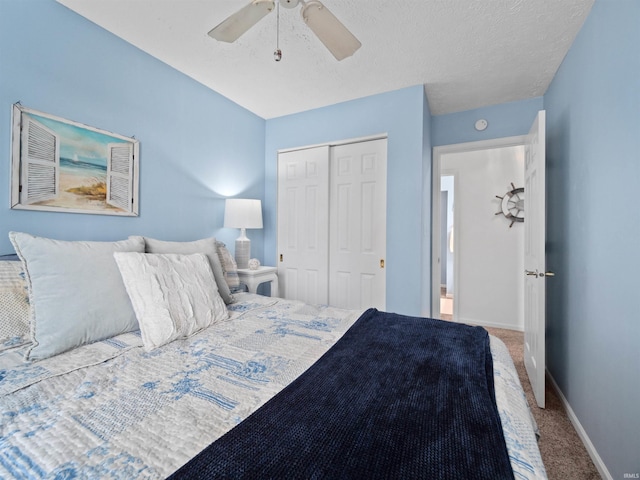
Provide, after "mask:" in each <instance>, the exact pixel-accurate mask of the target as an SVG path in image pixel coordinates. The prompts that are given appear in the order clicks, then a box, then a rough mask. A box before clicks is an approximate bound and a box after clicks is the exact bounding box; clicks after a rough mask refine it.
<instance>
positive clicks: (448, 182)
mask: <svg viewBox="0 0 640 480" xmlns="http://www.w3.org/2000/svg"><path fill="white" fill-rule="evenodd" d="M454 202H455V175H449V174H444V173H443V174H442V175H441V177H440V259H441V261H440V318H441V319H442V320H453V305H454V301H453V296H454V291H455V290H454V278H455V270H454V255H453V252H454V227H453V225H454Z"/></svg>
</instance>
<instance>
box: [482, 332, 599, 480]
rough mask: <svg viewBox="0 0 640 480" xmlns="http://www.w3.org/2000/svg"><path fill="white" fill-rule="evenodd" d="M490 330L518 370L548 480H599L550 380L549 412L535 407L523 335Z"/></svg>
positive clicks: (546, 399) (547, 387)
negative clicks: (500, 342) (533, 419)
mask: <svg viewBox="0 0 640 480" xmlns="http://www.w3.org/2000/svg"><path fill="white" fill-rule="evenodd" d="M487 330H488V331H489V333H490V334H492V335H494V336H496V337H498V338H500V339H501V340H502V341H503V342H504V343H505V344H506V345H507V347H508V348H509V352H510V353H511V357H512V358H513V363H514V364H515V366H516V369H517V370H518V376H519V377H520V383H521V384H522V388H523V389H524V391H525V394H526V395H527V400H528V401H529V405H530V406H531V410H532V411H533V416H534V418H535V419H536V422H538V427H539V428H540V442H539V446H540V453H541V455H542V461H543V462H544V465H545V468H546V469H547V476H548V477H549V480H573V479H575V480H592V479H596V480H597V479H600V478H601V477H600V474H599V473H598V470H597V469H596V467H595V465H594V464H593V462H592V461H591V457H589V454H588V453H587V450H586V448H585V447H584V445H583V443H582V441H581V440H580V437H578V434H577V433H576V431H575V429H574V428H573V425H572V423H571V421H570V420H569V417H568V416H567V413H566V411H565V410H564V407H563V406H562V403H561V401H560V397H558V394H557V393H556V391H555V389H554V388H553V387H552V386H551V385H550V382H549V380H548V379H547V382H546V383H547V385H546V396H545V403H546V408H544V409H542V408H538V406H537V405H536V401H535V398H534V397H533V391H532V390H531V385H530V384H529V379H528V378H527V373H526V371H525V367H524V359H523V345H524V334H523V333H522V332H516V331H513V330H504V329H501V328H487Z"/></svg>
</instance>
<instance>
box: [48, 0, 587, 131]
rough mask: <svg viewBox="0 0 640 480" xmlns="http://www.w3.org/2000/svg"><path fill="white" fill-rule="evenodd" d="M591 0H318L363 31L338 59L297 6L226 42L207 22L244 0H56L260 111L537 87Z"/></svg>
mask: <svg viewBox="0 0 640 480" xmlns="http://www.w3.org/2000/svg"><path fill="white" fill-rule="evenodd" d="M593 1H594V0H405V1H401V2H396V1H389V0H323V3H324V4H325V5H326V6H327V7H328V8H329V9H330V10H331V11H332V12H333V13H334V15H335V16H336V17H338V18H339V19H340V20H341V21H342V23H343V24H344V25H345V26H346V27H347V28H348V29H349V30H351V32H352V33H353V34H354V35H355V36H356V37H357V38H358V39H359V40H360V41H361V42H362V48H360V50H358V51H357V52H356V53H355V54H354V55H353V56H352V57H349V58H347V59H345V60H343V61H341V62H338V61H336V60H335V58H334V57H333V56H332V55H331V54H330V53H329V51H328V50H327V49H326V48H325V47H324V45H322V43H320V41H319V40H318V39H317V38H316V37H315V36H314V35H313V33H312V32H311V31H310V30H309V28H308V27H307V26H306V25H305V24H304V22H303V21H302V19H301V17H300V8H299V7H298V8H295V9H286V8H281V9H280V49H281V50H282V52H283V58H282V61H280V62H275V61H274V59H273V51H274V50H275V47H276V14H275V12H272V13H271V14H270V15H268V16H267V17H265V18H264V19H262V20H261V21H260V22H259V23H258V24H257V25H256V26H255V27H253V28H252V29H250V30H249V31H248V32H247V33H245V34H244V35H243V36H242V37H240V39H239V40H238V41H237V42H235V43H232V44H227V43H222V42H218V41H217V40H214V39H212V38H211V37H209V36H208V35H207V32H209V30H210V29H211V28H213V27H214V26H215V25H217V24H218V23H220V22H221V21H222V20H224V19H225V18H226V17H227V16H229V15H230V14H232V13H234V12H235V11H237V10H239V9H240V8H241V7H243V6H244V5H246V4H247V3H248V2H249V0H91V1H89V0H58V2H59V3H61V4H63V5H65V6H67V7H69V8H70V9H72V10H74V11H76V12H77V13H79V14H80V15H83V16H84V17H86V18H88V19H89V20H91V21H93V22H95V23H96V24H98V25H100V26H102V27H103V28H105V29H106V30H109V31H110V32H112V33H114V34H116V35H118V36H119V37H121V38H123V39H124V40H126V41H127V42H129V43H131V44H133V45H135V46H137V47H138V48H140V49H141V50H143V51H145V52H147V53H149V54H150V55H152V56H154V57H156V58H158V59H160V60H161V61H163V62H165V63H167V64H169V65H171V66H172V67H174V68H176V69H178V70H180V71H182V72H183V73H185V74H186V75H188V76H190V77H192V78H194V79H195V80H197V81H199V82H201V83H202V84H204V85H206V86H208V87H210V88H211V89H213V90H215V91H216V92H218V93H220V94H222V95H224V96H225V97H227V98H229V99H231V100H233V101H234V102H236V103H238V104H239V105H242V106H243V107H245V108H247V109H248V110H250V111H252V112H254V113H255V114H257V115H259V116H261V117H263V118H266V119H268V118H274V117H279V116H282V115H287V114H291V113H297V112H300V111H305V110H309V109H312V108H318V107H323V106H326V105H332V104H335V103H338V102H342V101H346V100H351V99H354V98H360V97H365V96H368V95H374V94H378V93H382V92H387V91H391V90H397V89H399V88H404V87H408V86H413V85H421V84H423V85H424V86H425V90H426V94H427V98H428V100H429V106H430V108H431V113H432V114H434V115H438V114H443V113H451V112H457V111H463V110H469V109H472V108H478V107H482V106H487V105H494V104H498V103H503V102H509V101H514V100H523V99H527V98H532V97H536V96H540V95H543V94H544V93H545V91H546V89H547V87H548V85H549V83H550V82H551V79H552V78H553V76H554V74H555V72H556V70H557V69H558V67H559V66H560V63H561V62H562V59H563V58H564V56H565V54H566V52H567V50H568V49H569V47H570V46H571V43H572V42H573V40H574V38H575V36H576V34H577V32H578V31H579V30H580V27H581V26H582V24H583V22H584V20H585V18H586V16H587V15H588V13H589V11H590V9H591V6H592V4H593Z"/></svg>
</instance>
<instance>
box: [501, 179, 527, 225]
mask: <svg viewBox="0 0 640 480" xmlns="http://www.w3.org/2000/svg"><path fill="white" fill-rule="evenodd" d="M496 198H499V199H500V200H501V203H500V211H499V212H497V213H496V215H504V216H505V217H506V218H507V219H508V220H511V223H510V224H509V228H511V227H513V224H514V223H516V222H524V188H522V187H520V188H516V186H515V185H514V184H513V182H512V183H511V190H509V191H508V192H507V193H505V194H504V196H502V197H501V196H500V195H496Z"/></svg>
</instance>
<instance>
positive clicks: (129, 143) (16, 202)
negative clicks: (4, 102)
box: [11, 103, 140, 216]
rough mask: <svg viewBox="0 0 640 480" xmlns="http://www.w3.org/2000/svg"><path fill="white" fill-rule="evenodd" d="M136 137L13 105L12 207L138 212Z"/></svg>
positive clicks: (137, 145) (78, 211) (76, 211)
mask: <svg viewBox="0 0 640 480" xmlns="http://www.w3.org/2000/svg"><path fill="white" fill-rule="evenodd" d="M139 148H140V147H139V142H138V141H137V140H136V139H135V138H130V137H124V136H122V135H118V134H115V133H111V132H107V131H105V130H100V129H98V128H94V127H89V126H87V125H83V124H81V123H77V122H73V121H70V120H66V119H64V118H60V117H56V116H54V115H49V114H47V113H44V112H39V111H36V110H32V109H29V108H26V107H23V106H22V105H20V104H19V103H18V104H14V105H13V132H12V175H11V208H14V209H22V210H46V211H51V212H69V213H92V214H100V215H124V216H137V215H138V162H139V155H138V152H139Z"/></svg>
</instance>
